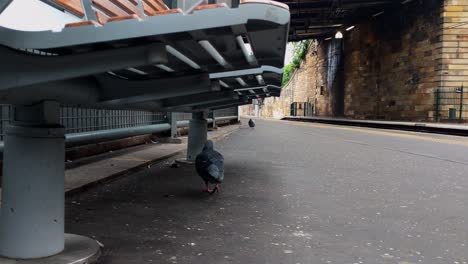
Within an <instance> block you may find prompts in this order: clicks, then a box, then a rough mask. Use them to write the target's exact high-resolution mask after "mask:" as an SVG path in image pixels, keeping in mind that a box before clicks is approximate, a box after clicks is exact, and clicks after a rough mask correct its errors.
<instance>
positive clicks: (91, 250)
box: [0, 234, 102, 264]
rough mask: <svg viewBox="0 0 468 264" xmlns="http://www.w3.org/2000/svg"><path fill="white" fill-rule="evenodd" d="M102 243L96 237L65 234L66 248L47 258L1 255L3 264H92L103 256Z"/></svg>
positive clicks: (0, 258)
mask: <svg viewBox="0 0 468 264" xmlns="http://www.w3.org/2000/svg"><path fill="white" fill-rule="evenodd" d="M101 248H102V245H101V244H100V243H99V242H97V241H96V240H94V239H91V238H88V237H84V236H79V235H73V234H65V249H64V250H63V251H62V252H61V253H59V254H57V255H53V256H50V257H47V258H40V259H24V260H23V259H10V258H3V257H0V263H2V264H92V263H95V262H96V261H97V260H98V258H99V257H100V256H101Z"/></svg>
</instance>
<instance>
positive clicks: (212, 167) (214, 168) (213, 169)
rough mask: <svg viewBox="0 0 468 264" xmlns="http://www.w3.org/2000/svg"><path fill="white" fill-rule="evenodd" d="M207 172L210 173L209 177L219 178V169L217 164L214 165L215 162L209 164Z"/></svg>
mask: <svg viewBox="0 0 468 264" xmlns="http://www.w3.org/2000/svg"><path fill="white" fill-rule="evenodd" d="M207 172H208V174H210V176H211V177H213V178H215V179H218V178H219V174H220V171H219V169H218V166H216V165H215V164H211V165H210V166H208V169H207Z"/></svg>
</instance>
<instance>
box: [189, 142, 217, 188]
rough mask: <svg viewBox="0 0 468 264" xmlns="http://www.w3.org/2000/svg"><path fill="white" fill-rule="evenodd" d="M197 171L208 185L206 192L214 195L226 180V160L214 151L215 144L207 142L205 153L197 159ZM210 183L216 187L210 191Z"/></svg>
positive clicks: (204, 148)
mask: <svg viewBox="0 0 468 264" xmlns="http://www.w3.org/2000/svg"><path fill="white" fill-rule="evenodd" d="M195 169H196V170H197V173H198V175H200V177H201V178H202V179H203V181H204V182H205V185H206V190H205V191H206V192H208V193H210V194H212V193H214V192H216V191H218V189H219V184H221V182H223V179H224V158H223V155H221V153H219V152H217V151H216V150H214V149H213V142H212V141H211V140H208V141H206V143H205V146H204V147H203V151H202V152H201V153H200V154H198V155H197V157H196V158H195ZM210 183H211V184H214V185H215V187H214V188H213V189H210Z"/></svg>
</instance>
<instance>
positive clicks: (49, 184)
mask: <svg viewBox="0 0 468 264" xmlns="http://www.w3.org/2000/svg"><path fill="white" fill-rule="evenodd" d="M13 111H14V116H13V117H12V120H13V121H12V124H11V125H10V126H9V127H8V128H7V129H6V136H5V147H4V160H3V178H2V204H1V214H0V256H2V257H4V258H3V259H6V258H8V259H30V260H34V259H38V258H46V257H50V256H53V255H57V254H59V253H61V252H63V250H64V249H65V234H64V226H65V223H64V222H65V221H64V218H65V217H64V209H65V192H64V178H65V128H64V127H63V126H61V125H60V107H59V104H58V103H56V102H44V103H41V104H39V105H35V106H28V107H15V108H14V109H13ZM91 241H94V240H91ZM94 242H95V244H96V245H97V242H96V241H94ZM91 247H92V246H91ZM94 248H95V247H94ZM98 248H99V246H98ZM95 253H96V252H95ZM92 255H94V254H92ZM3 259H2V258H0V260H2V261H3ZM69 260H70V261H69V262H61V263H64V264H65V263H75V262H73V261H72V260H71V259H69ZM75 260H76V259H75ZM1 263H4V262H1ZM15 263H16V262H15ZM30 263H34V262H30ZM37 263H41V262H37Z"/></svg>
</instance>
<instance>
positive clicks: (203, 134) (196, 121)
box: [187, 112, 208, 161]
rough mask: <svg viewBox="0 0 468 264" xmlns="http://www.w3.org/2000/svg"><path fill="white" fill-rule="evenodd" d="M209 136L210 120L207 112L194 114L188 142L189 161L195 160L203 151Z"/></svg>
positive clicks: (190, 124)
mask: <svg viewBox="0 0 468 264" xmlns="http://www.w3.org/2000/svg"><path fill="white" fill-rule="evenodd" d="M207 137H208V121H207V120H206V118H205V112H196V113H193V114H192V119H191V120H190V123H189V134H188V144H187V161H194V160H195V158H196V156H197V155H198V154H199V153H200V152H201V151H202V149H203V146H204V145H205V142H206V140H207Z"/></svg>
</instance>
